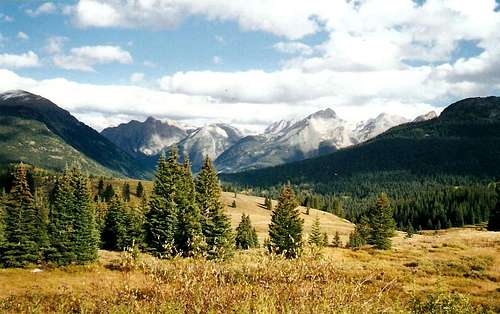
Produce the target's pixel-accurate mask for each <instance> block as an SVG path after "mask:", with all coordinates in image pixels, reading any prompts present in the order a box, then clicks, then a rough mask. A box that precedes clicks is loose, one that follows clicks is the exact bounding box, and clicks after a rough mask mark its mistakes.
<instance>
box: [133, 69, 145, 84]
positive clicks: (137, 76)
mask: <svg viewBox="0 0 500 314" xmlns="http://www.w3.org/2000/svg"><path fill="white" fill-rule="evenodd" d="M142 81H144V73H140V72H135V73H132V75H130V82H132V83H140V82H142Z"/></svg>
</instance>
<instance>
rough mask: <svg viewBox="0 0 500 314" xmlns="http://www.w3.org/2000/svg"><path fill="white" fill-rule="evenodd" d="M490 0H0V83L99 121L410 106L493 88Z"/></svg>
mask: <svg viewBox="0 0 500 314" xmlns="http://www.w3.org/2000/svg"><path fill="white" fill-rule="evenodd" d="M499 30H500V1H499V0H497V1H495V0H474V1H472V0H418V1H413V0H397V1H396V0H308V1H303V0H252V1H248V0H231V1H227V0H67V1H36V0H32V1H28V0H24V1H21V0H17V1H16V0H0V92H4V91H7V90H12V89H23V90H27V91H29V92H32V93H35V94H39V95H41V96H43V97H46V98H49V99H50V100H52V101H54V102H55V103H56V104H58V105H59V106H61V107H63V108H64V109H67V110H69V111H70V112H71V113H72V114H74V115H75V116H76V117H77V118H79V119H80V120H82V121H83V122H85V123H86V124H88V125H90V126H92V127H94V128H96V129H97V130H102V129H103V128H105V127H108V126H114V125H117V124H119V123H122V122H127V121H129V120H132V119H136V120H144V119H145V118H146V117H148V116H154V117H156V118H159V119H167V118H169V119H175V120H179V121H182V122H185V123H190V124H194V125H202V124H206V123H213V122H226V123H231V124H233V125H236V126H238V127H240V128H244V129H247V130H252V131H254V132H257V131H260V130H263V129H264V128H265V127H266V126H267V125H268V124H270V123H272V122H273V121H276V120H281V119H291V118H299V117H303V116H306V115H307V114H310V113H313V112H315V111H317V110H320V109H324V108H327V107H329V108H332V109H333V110H335V111H336V112H337V114H338V115H339V116H340V117H341V118H343V119H345V120H349V121H360V120H366V119H369V118H373V117H375V116H377V115H378V114H379V113H382V112H386V113H390V114H396V115H400V116H404V117H406V118H414V117H415V116H417V115H420V114H424V113H427V112H429V111H431V110H435V111H437V112H440V111H441V110H442V109H443V108H444V107H446V106H447V105H449V104H451V103H452V102H454V101H457V100H460V99H462V98H466V97H475V96H488V95H499V94H500V31H499Z"/></svg>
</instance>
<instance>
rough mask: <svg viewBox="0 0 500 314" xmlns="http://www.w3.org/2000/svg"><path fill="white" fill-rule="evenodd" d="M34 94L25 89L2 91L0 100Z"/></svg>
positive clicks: (26, 96)
mask: <svg viewBox="0 0 500 314" xmlns="http://www.w3.org/2000/svg"><path fill="white" fill-rule="evenodd" d="M33 96H34V95H33V94H31V93H28V92H27V91H24V90H20V89H16V90H9V91H6V92H4V93H1V94H0V99H1V100H7V99H11V98H32V97H33Z"/></svg>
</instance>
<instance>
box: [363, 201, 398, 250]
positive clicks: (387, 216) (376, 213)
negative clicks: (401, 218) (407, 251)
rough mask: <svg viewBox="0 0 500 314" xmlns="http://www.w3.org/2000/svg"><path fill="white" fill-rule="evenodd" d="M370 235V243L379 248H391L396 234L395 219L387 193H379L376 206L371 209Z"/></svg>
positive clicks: (369, 217)
mask: <svg viewBox="0 0 500 314" xmlns="http://www.w3.org/2000/svg"><path fill="white" fill-rule="evenodd" d="M368 214H369V216H368V219H369V227H370V236H369V237H368V244H372V245H374V246H375V247H376V248H377V249H382V250H387V249H390V248H391V237H392V235H393V234H394V228H395V221H394V218H392V214H393V211H392V207H391V204H390V202H389V198H388V197H387V195H386V194H385V193H382V194H380V195H379V197H378V199H377V201H376V203H375V206H373V207H372V208H371V209H370V211H369V213H368Z"/></svg>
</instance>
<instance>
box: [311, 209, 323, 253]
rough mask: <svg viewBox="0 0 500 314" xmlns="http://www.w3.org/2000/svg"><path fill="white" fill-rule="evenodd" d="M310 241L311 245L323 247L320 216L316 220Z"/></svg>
mask: <svg viewBox="0 0 500 314" xmlns="http://www.w3.org/2000/svg"><path fill="white" fill-rule="evenodd" d="M308 241H309V244H311V245H316V246H323V235H322V234H321V227H320V223H319V216H316V218H315V219H314V222H313V224H312V227H311V234H310V235H309V239H308Z"/></svg>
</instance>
